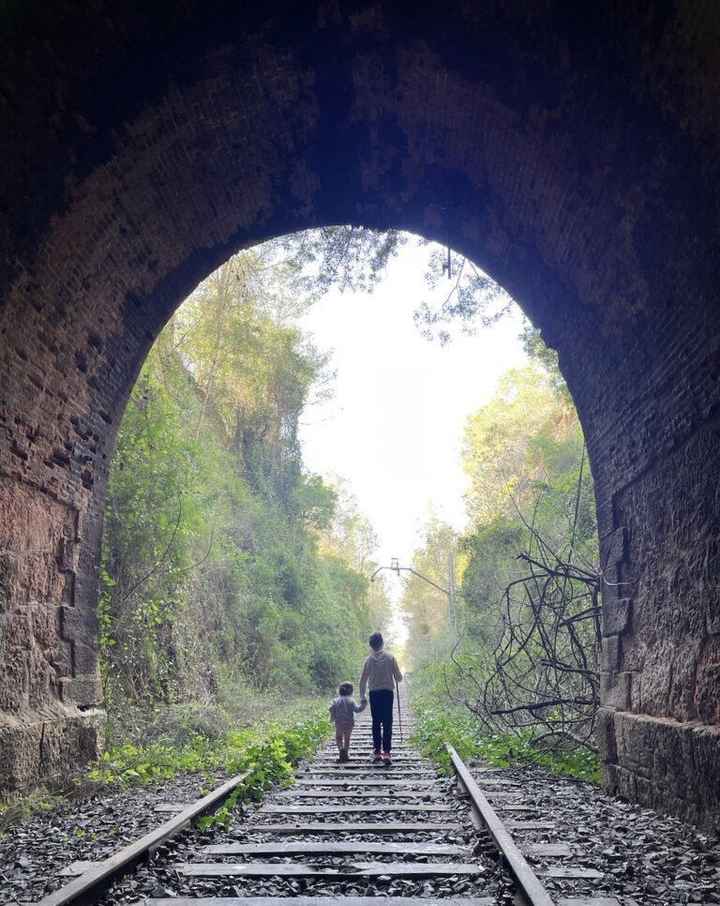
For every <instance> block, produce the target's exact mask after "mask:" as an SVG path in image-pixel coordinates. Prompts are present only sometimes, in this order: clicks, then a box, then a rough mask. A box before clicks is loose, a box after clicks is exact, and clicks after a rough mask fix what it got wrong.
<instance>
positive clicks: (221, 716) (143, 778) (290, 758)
mask: <svg viewBox="0 0 720 906" xmlns="http://www.w3.org/2000/svg"><path fill="white" fill-rule="evenodd" d="M227 698H228V700H227V701H222V700H221V701H220V702H215V703H207V704H198V703H192V704H184V705H173V706H167V707H162V708H159V707H154V708H146V709H143V708H139V707H129V706H127V705H125V706H124V707H116V708H115V709H114V711H111V713H110V716H109V720H108V724H109V727H108V730H109V732H108V736H107V739H108V743H109V744H108V746H107V748H106V750H105V752H104V753H103V755H102V756H101V757H100V759H99V760H98V761H97V762H96V763H95V764H94V765H93V766H92V767H91V768H90V769H89V770H88V771H86V772H85V773H83V774H81V775H78V776H76V777H73V778H66V779H63V780H62V781H58V783H57V784H55V785H53V786H42V787H38V788H36V789H33V790H28V791H22V792H17V793H8V794H6V795H5V796H4V797H2V798H0V834H2V833H3V832H4V831H6V830H7V829H8V828H9V827H11V826H12V825H15V824H18V823H20V822H22V821H24V820H26V819H27V818H29V817H31V816H32V815H34V814H39V813H42V812H49V811H52V810H53V809H55V808H57V807H58V806H60V805H62V804H63V803H65V802H68V801H71V800H73V799H79V798H83V797H84V796H87V795H90V794H91V793H98V792H101V791H102V790H103V789H116V788H119V789H123V788H131V787H134V786H142V785H147V784H154V783H161V782H164V781H167V780H170V779H172V778H173V777H176V776H178V775H181V774H196V775H199V776H200V777H202V778H204V781H205V787H206V789H207V790H210V789H212V788H213V787H214V786H215V785H216V778H217V775H218V774H219V773H222V774H227V775H234V774H242V773H244V772H246V771H247V772H248V777H247V779H246V780H245V782H244V783H243V784H242V786H241V787H238V789H237V790H236V791H235V792H234V793H233V795H232V796H231V797H230V798H229V799H228V800H227V802H226V804H225V806H224V808H223V809H222V810H221V812H219V813H217V814H216V816H215V817H214V818H213V819H207V820H210V821H211V823H212V822H213V821H218V820H223V821H226V820H228V817H229V814H230V811H231V810H232V808H233V807H234V806H235V805H236V804H237V803H239V802H242V801H247V800H251V799H256V798H259V797H260V796H261V795H262V793H263V791H264V790H265V789H267V788H268V787H269V786H271V785H273V784H281V785H282V784H284V783H287V782H289V780H290V779H291V778H292V776H293V770H292V769H293V766H294V765H295V764H297V762H298V761H299V760H300V759H301V758H303V757H305V756H306V755H309V754H310V753H312V752H313V751H315V749H316V748H317V746H318V745H319V743H320V742H321V741H322V740H323V739H324V738H326V737H327V736H328V735H329V733H330V730H331V727H330V722H329V720H328V715H327V703H326V702H325V701H324V699H323V700H320V699H319V698H317V697H314V698H303V699H289V698H288V697H287V696H285V695H282V694H280V693H276V694H274V695H267V694H266V695H261V694H258V693H256V692H252V691H251V690H247V689H245V688H242V689H240V688H237V689H236V690H234V692H232V691H231V692H228V693H227ZM203 820H205V819H203Z"/></svg>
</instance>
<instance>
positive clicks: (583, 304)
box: [0, 0, 720, 823]
mask: <svg viewBox="0 0 720 906" xmlns="http://www.w3.org/2000/svg"><path fill="white" fill-rule="evenodd" d="M659 6H660V5H657V7H656V8H651V9H647V8H646V5H639V6H638V7H637V9H636V7H635V6H633V5H632V4H630V5H628V4H623V5H618V6H617V8H616V9H615V10H612V9H609V8H607V7H605V6H600V7H597V8H595V7H587V8H585V7H584V8H583V15H582V16H575V15H573V14H572V13H571V12H568V9H567V7H566V5H563V4H555V3H553V2H550V3H548V4H542V5H538V4H537V3H534V2H520V0H518V2H516V3H511V4H508V3H500V2H498V3H493V2H490V3H487V4H466V3H462V2H458V3H453V2H451V3H447V2H444V3H425V4H421V5H420V6H418V5H417V4H412V5H411V4H407V5H406V4H403V3H398V4H374V3H365V2H361V0H357V2H334V0H331V2H325V0H323V2H318V3H314V2H310V3H307V4H287V5H284V4H282V3H279V4H275V5H274V6H273V7H272V8H269V7H267V8H266V7H262V6H255V7H252V9H250V10H248V9H243V8H240V7H238V6H237V4H231V3H229V2H223V0H217V2H215V3H210V4H208V3H206V2H205V3H200V2H196V0H188V2H186V3H183V4H182V6H181V7H178V5H177V4H174V3H173V4H167V3H164V2H159V3H156V4H145V5H144V6H142V7H138V5H137V4H129V3H128V4H125V3H123V2H113V3H109V2H108V3H104V2H103V0H96V2H94V3H92V4H90V3H88V4H77V3H70V2H68V3H64V2H59V3H55V4H51V5H47V4H44V5H43V4H34V5H33V4H24V5H18V6H17V7H16V8H15V11H14V12H13V13H12V14H8V19H7V23H6V26H7V27H6V28H5V30H4V32H3V34H2V35H1V36H0V89H1V90H0V134H1V135H3V136H4V145H3V158H4V164H5V166H4V168H3V170H2V172H1V173H0V210H3V211H5V212H6V214H5V216H4V217H3V218H2V220H0V247H1V250H2V255H0V341H1V345H0V370H1V371H2V377H3V380H2V385H1V386H2V390H1V391H0V696H2V701H0V736H2V753H3V755H2V760H1V761H0V784H2V785H5V786H7V785H21V784H23V783H26V782H28V781H29V780H31V779H33V778H35V777H39V776H42V775H45V774H51V773H53V772H57V771H59V770H61V769H62V768H63V767H64V766H68V765H76V764H78V763H80V762H82V761H83V760H85V759H87V758H89V757H91V756H92V754H93V753H94V752H95V751H96V747H97V745H98V744H99V741H100V740H99V736H98V726H99V720H100V714H101V711H100V704H101V702H100V698H101V696H100V689H99V686H98V681H97V665H96V647H97V641H96V626H95V605H96V595H97V560H98V550H99V539H100V534H101V528H102V507H103V498H104V487H105V481H106V477H107V467H108V463H109V461H110V458H111V454H112V448H113V443H114V436H115V431H116V428H117V424H118V422H119V419H120V418H121V415H122V411H123V407H124V405H125V401H126V398H127V394H128V392H129V389H130V387H131V386H132V382H133V380H134V378H135V376H136V374H137V371H138V369H139V367H140V364H141V362H142V360H143V357H144V355H145V354H146V352H147V349H148V348H149V345H150V344H151V343H152V341H153V339H154V337H155V336H156V335H157V333H158V331H159V330H160V329H161V327H162V325H163V324H164V322H165V321H166V319H167V317H168V316H169V314H170V313H171V312H172V311H173V310H174V308H175V307H176V306H177V305H178V304H179V302H180V301H181V300H182V298H183V297H184V295H185V294H186V293H187V292H188V291H189V290H191V289H192V288H193V286H194V285H195V284H196V283H197V282H198V281H199V280H201V279H202V278H203V277H204V276H205V275H206V274H207V273H209V272H210V271H211V270H212V269H213V268H214V267H216V266H217V265H218V264H219V263H221V262H222V261H223V260H225V259H226V258H227V257H228V255H230V254H231V253H232V252H233V251H235V250H237V249H239V248H242V247H244V246H247V245H249V244H252V243H253V242H256V241H259V240H262V239H263V238H266V237H268V236H273V235H280V234H283V233H287V232H289V231H292V230H296V229H301V228H306V227H310V226H314V225H319V224H327V223H338V222H351V223H361V224H365V225H368V226H375V227H380V228H383V227H388V226H393V227H398V228H405V229H410V230H413V231H415V232H418V233H421V234H423V235H425V236H427V237H428V238H434V239H438V240H439V241H441V242H443V243H445V242H449V243H450V244H452V245H453V246H454V247H455V248H456V249H457V250H458V251H460V252H462V253H465V254H467V255H469V256H470V257H471V258H472V259H473V260H475V261H476V262H477V263H478V264H479V265H480V266H482V267H483V268H485V269H486V270H487V271H488V272H489V273H491V274H492V275H493V276H494V277H495V278H496V279H497V280H498V281H500V282H501V283H502V284H503V285H504V286H505V287H506V288H507V289H508V290H509V291H510V292H511V293H512V294H513V295H514V297H515V298H516V299H517V300H518V301H519V302H520V304H521V305H522V306H523V307H524V308H525V310H526V311H527V312H528V314H529V315H530V316H531V317H532V319H533V320H534V321H535V323H536V324H537V325H538V326H540V328H541V329H542V330H543V333H544V335H545V337H546V339H547V340H548V341H549V342H550V343H551V344H552V345H553V346H555V347H556V348H557V349H558V351H559V354H560V361H561V367H562V368H563V371H564V373H565V375H566V377H567V380H568V383H569V386H570V388H571V390H572V392H573V395H574V397H575V400H576V403H577V407H578V411H579V413H580V417H581V420H582V422H583V426H584V429H585V432H586V436H587V439H588V445H589V450H590V458H591V463H592V468H593V475H594V478H595V482H596V488H597V499H598V516H599V523H600V526H601V535H602V551H603V563H604V566H605V569H606V579H607V584H606V587H605V602H604V608H605V618H604V632H605V638H606V643H605V651H604V663H603V674H604V676H603V697H604V704H605V709H604V711H603V717H602V720H603V730H602V733H601V738H602V741H603V746H604V752H605V757H606V764H607V778H608V783H609V784H610V785H611V786H612V787H613V788H614V789H617V790H619V791H620V792H622V793H623V794H626V795H631V796H633V797H637V798H640V799H641V800H642V801H645V802H652V803H654V804H657V805H660V806H661V807H664V808H667V809H670V810H673V811H675V812H677V813H679V814H684V815H686V816H688V817H691V818H693V819H694V820H702V821H704V822H708V823H712V821H714V820H715V817H714V816H715V815H716V814H717V811H718V809H717V802H716V800H714V799H713V798H712V797H711V796H708V795H707V794H706V792H705V784H706V780H705V778H706V777H709V778H711V780H712V782H714V783H715V782H716V778H717V773H713V771H714V772H717V757H718V756H717V753H718V751H719V748H718V745H719V743H718V737H717V726H718V723H719V722H720V715H719V714H718V705H717V702H718V700H719V697H718V621H719V620H720V614H719V612H718V606H719V605H718V599H717V594H718V592H717V581H716V572H717V569H718V567H717V556H716V553H717V546H718V538H719V537H720V524H719V522H720V520H719V519H718V511H717V506H718V504H717V490H716V489H717V484H718V478H719V477H720V454H719V452H718V451H719V450H720V447H719V446H718V444H717V438H716V433H717V426H718V421H717V419H718V413H719V412H720V408H719V407H720V392H719V389H718V381H719V380H720V353H719V350H720V312H719V310H718V304H717V299H716V293H717V289H716V288H717V286H718V285H720V279H718V278H719V277H720V273H719V270H720V255H719V254H718V253H719V251H720V249H719V248H718V243H719V237H720V230H718V210H720V204H719V201H720V199H719V198H718V190H717V188H716V187H717V186H718V185H720V182H719V181H718V173H717V170H718V164H719V162H720V154H719V153H718V152H720V115H719V114H720V111H719V110H718V109H717V108H718V105H720V92H718V91H717V85H718V83H720V51H719V50H717V48H720V41H718V40H715V38H717V37H718V36H719V34H720V13H718V12H716V11H715V8H714V6H713V5H711V4H692V5H686V6H685V7H678V8H677V9H675V10H672V11H671V10H669V9H665V8H664V7H663V8H659ZM713 36H714V37H713ZM470 377H471V376H470ZM659 748H660V749H662V751H663V752H664V754H663V755H661V754H660V752H659ZM716 787H717V784H716Z"/></svg>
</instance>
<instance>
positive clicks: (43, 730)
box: [0, 709, 105, 790]
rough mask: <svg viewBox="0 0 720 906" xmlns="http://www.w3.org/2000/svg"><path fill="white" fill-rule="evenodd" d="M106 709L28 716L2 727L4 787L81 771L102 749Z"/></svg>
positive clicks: (0, 784)
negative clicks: (81, 712) (68, 713)
mask: <svg viewBox="0 0 720 906" xmlns="http://www.w3.org/2000/svg"><path fill="white" fill-rule="evenodd" d="M104 720H105V712H104V711H101V710H99V709H94V710H92V711H88V712H86V713H83V714H80V713H76V714H72V715H57V714H53V715H52V716H47V717H42V716H40V715H32V714H28V715H24V719H23V720H22V722H21V721H17V722H16V723H13V724H12V725H9V726H7V725H6V726H0V789H2V790H16V789H21V788H23V787H26V786H30V785H33V784H36V783H42V782H43V781H48V780H55V779H58V778H61V777H64V776H67V775H70V774H74V773H77V771H78V770H80V769H82V768H83V767H85V765H87V764H89V763H90V762H91V761H94V760H95V759H96V758H97V757H98V755H99V754H100V751H101V749H102V743H103V727H104Z"/></svg>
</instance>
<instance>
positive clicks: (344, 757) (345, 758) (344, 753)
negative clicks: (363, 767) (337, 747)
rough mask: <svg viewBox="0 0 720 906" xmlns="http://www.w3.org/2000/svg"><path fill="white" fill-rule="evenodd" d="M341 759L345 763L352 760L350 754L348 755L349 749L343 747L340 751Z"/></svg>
mask: <svg viewBox="0 0 720 906" xmlns="http://www.w3.org/2000/svg"><path fill="white" fill-rule="evenodd" d="M340 761H341V762H342V763H343V764H347V763H348V761H350V756H349V755H348V750H347V749H342V751H341V752H340Z"/></svg>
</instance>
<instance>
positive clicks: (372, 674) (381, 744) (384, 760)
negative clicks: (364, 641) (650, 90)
mask: <svg viewBox="0 0 720 906" xmlns="http://www.w3.org/2000/svg"><path fill="white" fill-rule="evenodd" d="M370 648H371V649H372V650H371V653H370V656H369V657H368V658H367V660H366V661H365V666H364V667H363V671H362V676H361V677H360V704H361V705H362V704H363V703H364V702H366V701H367V699H366V698H365V689H366V687H367V686H369V687H370V713H371V714H372V733H373V747H374V749H375V757H374V758H373V763H374V764H386V765H389V764H390V751H391V749H392V725H393V699H394V697H395V696H394V691H393V690H394V682H395V681H397V682H398V683H400V682H402V673H400V668H399V667H398V665H397V661H396V660H395V658H394V657H393V656H392V654H390V652H389V651H385V650H384V648H383V637H382V635H381V634H380V633H379V632H373V634H372V635H371V636H370Z"/></svg>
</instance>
